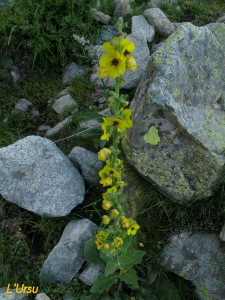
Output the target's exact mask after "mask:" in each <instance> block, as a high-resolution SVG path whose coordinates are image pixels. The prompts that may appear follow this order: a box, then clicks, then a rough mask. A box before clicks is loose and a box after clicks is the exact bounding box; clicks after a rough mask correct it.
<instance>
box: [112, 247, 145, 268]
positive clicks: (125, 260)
mask: <svg viewBox="0 0 225 300" xmlns="http://www.w3.org/2000/svg"><path fill="white" fill-rule="evenodd" d="M145 253H146V252H145V251H141V250H137V251H135V252H134V253H131V252H127V253H126V254H125V255H121V257H120V258H119V259H118V262H119V263H120V264H121V266H122V267H123V269H131V268H132V267H133V265H137V264H139V263H140V262H141V261H142V258H143V256H144V255H145Z"/></svg>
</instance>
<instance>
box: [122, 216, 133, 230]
mask: <svg viewBox="0 0 225 300" xmlns="http://www.w3.org/2000/svg"><path fill="white" fill-rule="evenodd" d="M131 221H132V219H131V218H129V219H128V218H126V217H124V216H123V217H121V223H122V226H123V227H124V228H129V227H130V225H131Z"/></svg>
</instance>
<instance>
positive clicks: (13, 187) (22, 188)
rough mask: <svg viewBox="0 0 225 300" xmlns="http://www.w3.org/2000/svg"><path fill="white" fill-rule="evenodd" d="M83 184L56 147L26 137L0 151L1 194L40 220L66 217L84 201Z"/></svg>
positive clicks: (42, 140) (50, 143)
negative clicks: (38, 216) (39, 217)
mask: <svg viewBox="0 0 225 300" xmlns="http://www.w3.org/2000/svg"><path fill="white" fill-rule="evenodd" d="M84 192H85V187H84V180H83V178H82V177H81V175H80V173H79V172H78V170H77V169H76V167H75V166H74V165H73V163H72V162H71V161H70V160H69V159H68V157H66V156H65V155H64V154H63V153H62V152H61V150H60V149H59V148H57V147H56V145H55V144H54V143H53V142H52V141H50V140H48V139H46V138H42V137H38V136H28V137H26V138H24V139H22V140H19V141H18V142H16V143H15V144H12V145H10V146H7V147H3V148H0V194H1V195H2V197H3V198H4V199H6V200H7V201H10V202H12V203H16V204H17V205H19V206H20V207H22V208H25V209H27V210H29V211H32V212H34V213H36V214H38V215H41V216H49V217H60V216H66V215H68V214H69V213H70V211H71V210H72V209H73V208H74V207H76V206H77V205H78V204H80V203H81V202H82V201H83V199H84Z"/></svg>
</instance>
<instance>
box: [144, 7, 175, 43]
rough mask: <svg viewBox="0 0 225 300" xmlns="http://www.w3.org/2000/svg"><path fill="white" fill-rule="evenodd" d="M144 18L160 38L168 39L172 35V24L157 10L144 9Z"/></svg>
mask: <svg viewBox="0 0 225 300" xmlns="http://www.w3.org/2000/svg"><path fill="white" fill-rule="evenodd" d="M144 16H145V17H146V19H147V20H148V22H149V23H150V24H151V25H152V26H153V27H154V28H155V30H156V31H157V32H158V33H159V34H160V35H161V36H164V37H168V36H169V35H171V34H172V33H173V31H174V26H173V24H172V23H171V22H170V20H169V19H168V18H167V16H166V15H165V14H164V13H163V12H162V11H161V10H160V9H159V8H150V9H146V10H145V11H144Z"/></svg>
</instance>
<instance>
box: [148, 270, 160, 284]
mask: <svg viewBox="0 0 225 300" xmlns="http://www.w3.org/2000/svg"><path fill="white" fill-rule="evenodd" d="M157 276H158V272H157V271H151V272H150V273H149V274H148V275H147V279H148V283H149V284H152V283H153V282H154V281H155V280H156V277H157Z"/></svg>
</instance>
